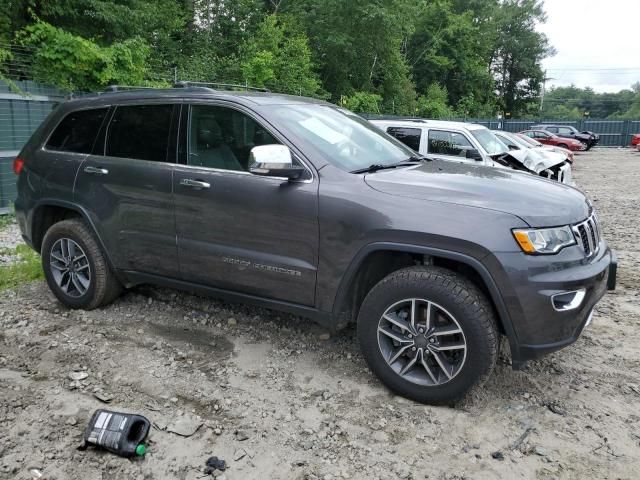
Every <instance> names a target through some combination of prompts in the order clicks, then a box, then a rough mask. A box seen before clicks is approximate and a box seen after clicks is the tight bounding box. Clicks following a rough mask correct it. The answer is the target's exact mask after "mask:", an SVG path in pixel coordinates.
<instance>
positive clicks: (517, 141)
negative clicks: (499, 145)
mask: <svg viewBox="0 0 640 480" xmlns="http://www.w3.org/2000/svg"><path fill="white" fill-rule="evenodd" d="M502 135H504V137H505V140H509V141H510V142H512V143H514V144H515V145H517V146H519V147H520V148H531V147H532V146H533V145H532V144H529V143H527V142H526V141H524V139H522V138H520V137H519V136H517V135H515V134H513V133H510V132H502Z"/></svg>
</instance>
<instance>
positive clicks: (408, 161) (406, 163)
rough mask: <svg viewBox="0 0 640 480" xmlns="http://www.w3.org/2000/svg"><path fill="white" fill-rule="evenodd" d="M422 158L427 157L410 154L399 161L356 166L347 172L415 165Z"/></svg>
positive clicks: (375, 170) (363, 171)
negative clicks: (356, 167)
mask: <svg viewBox="0 0 640 480" xmlns="http://www.w3.org/2000/svg"><path fill="white" fill-rule="evenodd" d="M422 160H428V159H427V158H426V157H423V156H422V155H412V156H411V157H409V158H407V159H406V160H402V161H401V162H396V163H389V164H387V165H382V164H381V163H374V164H372V165H369V166H368V167H365V168H358V169H357V170H351V172H349V173H373V172H377V171H378V170H387V169H390V168H397V167H405V166H410V165H415V164H416V163H417V162H419V161H422Z"/></svg>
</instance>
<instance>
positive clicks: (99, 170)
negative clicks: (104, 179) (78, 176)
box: [84, 167, 109, 175]
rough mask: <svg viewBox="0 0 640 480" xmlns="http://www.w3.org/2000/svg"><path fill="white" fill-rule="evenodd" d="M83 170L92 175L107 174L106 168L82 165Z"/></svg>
mask: <svg viewBox="0 0 640 480" xmlns="http://www.w3.org/2000/svg"><path fill="white" fill-rule="evenodd" d="M84 171H85V172H86V173H93V174H94V175H107V174H108V173H109V170H107V169H106V168H97V167H84Z"/></svg>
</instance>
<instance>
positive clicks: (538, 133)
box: [533, 131, 549, 138]
mask: <svg viewBox="0 0 640 480" xmlns="http://www.w3.org/2000/svg"><path fill="white" fill-rule="evenodd" d="M533 136H534V138H547V137H548V136H549V135H548V134H546V133H545V132H541V131H536V132H534V133H533Z"/></svg>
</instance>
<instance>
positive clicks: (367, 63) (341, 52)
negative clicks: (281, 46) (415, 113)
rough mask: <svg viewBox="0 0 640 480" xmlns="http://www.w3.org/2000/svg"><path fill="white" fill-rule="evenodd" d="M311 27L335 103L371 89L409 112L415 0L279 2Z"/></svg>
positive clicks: (387, 103) (397, 108) (412, 96)
mask: <svg viewBox="0 0 640 480" xmlns="http://www.w3.org/2000/svg"><path fill="white" fill-rule="evenodd" d="M280 11H282V12H285V11H286V12H287V13H290V14H292V15H294V16H295V17H296V18H297V19H299V20H300V21H301V23H302V25H303V26H304V28H305V29H306V31H307V34H308V36H309V39H310V44H311V47H312V51H313V58H314V60H315V61H316V63H317V64H318V69H319V72H320V78H321V80H322V83H323V86H324V88H325V89H326V90H327V91H328V92H329V93H330V95H331V99H332V100H333V101H334V102H337V101H339V99H340V98H341V97H342V96H350V95H352V94H353V93H354V92H372V93H376V94H378V95H381V96H382V97H383V99H384V101H383V103H384V108H385V110H387V111H392V110H394V107H395V111H396V112H400V111H406V110H408V109H410V108H411V107H412V104H413V102H415V89H414V87H413V83H412V81H411V78H410V67H409V66H408V64H407V63H406V59H405V55H404V53H405V52H404V45H405V44H406V38H407V35H408V34H409V33H410V30H411V28H412V25H413V22H412V18H414V16H415V12H416V9H415V4H414V2H413V1H411V0H376V1H375V2H371V1H369V0H350V1H343V0H300V1H297V2H289V3H285V4H284V5H281V6H280Z"/></svg>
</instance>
